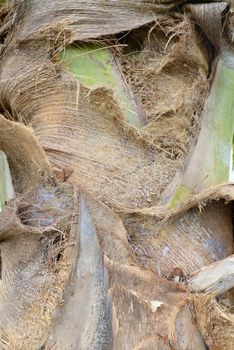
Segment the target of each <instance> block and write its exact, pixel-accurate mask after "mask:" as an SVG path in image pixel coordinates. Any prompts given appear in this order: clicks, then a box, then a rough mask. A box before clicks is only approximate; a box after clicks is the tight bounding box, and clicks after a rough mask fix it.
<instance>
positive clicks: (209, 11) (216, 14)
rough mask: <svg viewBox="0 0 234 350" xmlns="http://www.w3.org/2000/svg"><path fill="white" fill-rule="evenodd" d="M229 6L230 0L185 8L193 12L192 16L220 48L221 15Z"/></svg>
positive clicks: (217, 47) (191, 5)
mask: <svg viewBox="0 0 234 350" xmlns="http://www.w3.org/2000/svg"><path fill="white" fill-rule="evenodd" d="M227 6H228V1H224V2H214V3H206V4H190V5H186V6H185V9H188V10H189V11H190V12H191V15H192V18H193V19H194V20H195V21H196V23H198V24H199V25H200V27H201V28H202V30H203V32H204V33H205V34H206V36H207V38H208V39H209V40H210V41H211V43H212V44H213V45H214V47H215V48H216V49H218V50H219V49H220V45H221V38H222V18H221V16H222V13H223V12H224V10H225V9H226V8H227Z"/></svg>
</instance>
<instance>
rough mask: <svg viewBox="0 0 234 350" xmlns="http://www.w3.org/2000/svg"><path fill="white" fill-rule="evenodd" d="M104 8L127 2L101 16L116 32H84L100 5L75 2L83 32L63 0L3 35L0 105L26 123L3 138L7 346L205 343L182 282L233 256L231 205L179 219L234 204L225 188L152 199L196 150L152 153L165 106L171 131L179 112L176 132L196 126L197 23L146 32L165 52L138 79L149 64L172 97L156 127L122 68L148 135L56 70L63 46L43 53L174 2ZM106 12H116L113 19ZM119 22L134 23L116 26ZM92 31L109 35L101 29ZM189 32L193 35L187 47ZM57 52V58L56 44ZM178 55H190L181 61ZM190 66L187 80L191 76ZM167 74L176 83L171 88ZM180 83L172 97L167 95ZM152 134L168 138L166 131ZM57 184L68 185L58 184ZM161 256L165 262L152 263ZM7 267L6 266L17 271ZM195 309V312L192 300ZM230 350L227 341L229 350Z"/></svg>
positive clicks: (30, 11) (102, 93)
mask: <svg viewBox="0 0 234 350" xmlns="http://www.w3.org/2000/svg"><path fill="white" fill-rule="evenodd" d="M110 3H111V4H112V5H114V4H115V5H116V6H120V5H121V6H123V4H124V5H125V6H124V9H125V10H126V11H125V12H124V14H123V12H120V11H119V12H118V9H120V8H119V7H118V9H116V8H114V6H112V8H110V6H107V8H106V12H105V15H107V16H108V17H107V16H106V20H107V22H108V24H110V25H108V28H107V27H105V26H104V25H103V24H104V22H103V21H104V19H103V18H102V23H101V25H99V23H100V21H99V23H98V28H99V31H98V29H97V26H96V27H95V26H93V27H92V26H91V25H90V19H91V18H92V19H93V20H94V19H98V14H99V13H97V17H94V18H93V15H94V8H95V7H94V6H93V7H91V6H90V4H89V5H87V2H83V3H81V2H79V6H81V4H82V5H83V7H82V8H83V9H84V10H85V11H88V12H89V14H90V16H92V17H90V18H89V21H88V27H87V21H86V19H85V23H84V27H83V32H82V28H81V25H77V23H76V22H74V20H75V21H77V20H78V19H79V18H78V15H79V14H80V13H81V11H78V10H80V8H79V7H75V5H74V7H73V8H72V12H70V10H71V8H70V7H69V6H70V5H69V6H68V3H67V2H66V3H64V2H60V1H58V2H57V4H55V3H54V2H53V3H52V2H46V3H44V2H40V3H39V2H37V1H32V2H31V3H30V5H29V7H28V8H27V10H26V9H25V8H24V7H21V6H19V12H18V15H19V16H18V17H17V18H18V19H19V21H18V22H17V26H16V28H15V40H13V41H11V36H8V38H7V40H8V41H7V40H6V41H7V42H8V44H9V45H8V48H7V50H6V51H5V52H4V55H3V57H2V65H1V93H0V103H1V106H2V109H3V110H4V111H5V115H6V116H8V118H9V116H10V117H11V118H12V119H14V120H17V121H18V122H20V123H24V124H26V125H27V126H22V125H20V124H18V123H15V122H10V121H6V120H5V119H4V122H5V123H7V125H8V126H9V128H10V131H11V134H10V138H9V139H8V140H7V139H6V138H5V139H4V136H3V141H2V142H1V148H2V149H3V150H4V151H5V152H6V154H7V156H8V158H9V163H10V168H11V172H12V175H13V183H14V184H15V187H16V190H17V194H18V193H21V194H22V197H20V198H19V200H16V201H15V202H13V203H11V204H10V205H9V206H8V207H7V208H5V209H4V211H3V212H2V213H1V214H0V215H1V218H2V221H1V223H2V227H0V240H1V250H2V253H1V254H2V259H4V260H7V261H8V263H9V265H7V266H6V265H5V270H4V271H3V279H2V283H1V285H0V288H1V299H0V303H1V308H2V309H1V311H2V312H1V318H0V327H1V341H2V344H1V345H2V347H3V349H7V350H8V349H14V348H22V349H31V350H33V349H38V347H42V348H44V349H50V348H51V347H52V346H54V347H55V348H56V349H66V348H68V347H70V346H73V347H81V348H82V349H87V348H93V349H100V347H103V348H106V349H107V348H108V347H109V348H110V347H113V348H115V349H126V350H127V349H129V348H139V349H151V348H152V349H153V348H154V346H155V344H157V345H158V346H159V348H163V347H167V348H172V349H182V350H183V349H184V350H185V349H193V348H196V349H205V343H204V341H203V339H202V337H201V334H200V332H199V330H198V329H197V327H196V325H195V324H194V319H193V316H192V314H191V312H190V309H189V307H188V303H187V297H188V294H187V289H186V288H185V287H184V286H183V285H182V284H181V283H177V282H180V279H181V278H185V277H186V275H187V274H190V273H191V272H192V271H193V269H197V268H200V267H202V266H204V265H205V264H207V263H212V262H214V261H216V260H218V259H222V258H225V257H226V256H227V255H229V254H230V253H231V252H232V246H231V234H232V224H231V220H230V206H226V204H225V203H224V201H219V203H217V204H215V205H214V203H212V202H211V203H210V204H209V205H208V206H207V208H206V211H205V212H202V213H199V212H198V211H197V210H193V209H192V210H191V211H189V212H188V213H185V211H187V210H188V209H189V208H192V207H193V206H197V205H199V203H201V202H202V201H211V200H212V199H220V198H225V199H226V198H227V199H233V194H232V192H233V186H230V185H227V186H226V187H224V186H219V187H218V188H211V189H210V188H209V189H208V190H207V191H206V192H205V193H204V192H203V193H198V194H197V195H196V196H194V197H193V198H186V200H185V201H183V202H182V203H179V205H178V206H177V207H176V208H168V206H162V205H159V202H158V201H159V198H160V195H161V193H162V191H163V190H164V189H165V187H166V185H167V184H168V183H170V181H171V180H172V178H173V177H174V175H175V174H176V172H177V171H178V170H180V169H181V165H182V163H183V161H184V157H185V155H186V153H187V150H188V148H189V145H190V142H187V145H186V150H185V151H184V152H177V155H179V157H181V158H180V159H179V161H178V159H176V157H173V155H171V152H169V154H168V149H166V148H164V146H162V145H160V146H159V145H158V143H157V140H158V139H159V135H158V134H157V128H158V127H160V125H162V124H163V122H162V120H163V119H164V118H166V116H168V114H169V116H170V117H169V118H168V120H170V118H172V114H170V113H172V111H173V110H174V111H173V112H174V115H175V120H176V122H175V128H176V127H178V125H180V121H181V120H180V113H181V110H183V109H184V110H186V112H187V113H185V117H184V118H185V119H186V121H187V119H188V120H189V121H188V122H187V125H186V126H185V127H184V128H183V127H181V128H180V130H181V132H182V134H183V133H184V134H185V135H186V136H185V138H189V137H188V135H189V130H190V128H191V127H192V125H191V124H192V123H193V122H194V118H193V117H191V115H189V113H188V111H191V113H192V111H194V109H195V108H196V107H195V104H196V103H195V102H194V103H192V104H191V96H193V95H194V93H195V92H197V96H196V98H195V99H194V101H198V100H199V96H202V97H203V98H204V96H205V92H204V91H205V90H206V88H207V67H208V61H207V55H206V53H205V54H204V52H206V50H205V49H204V48H202V47H201V46H202V45H201V40H197V32H196V29H195V28H194V26H192V25H191V24H189V22H188V20H187V19H186V18H184V17H183V16H182V17H181V16H178V18H179V19H177V20H175V19H174V18H170V21H172V22H173V21H177V26H176V24H175V27H176V30H178V28H181V29H182V30H181V33H180V34H179V35H178V34H177V32H176V30H175V32H173V29H171V32H170V31H169V32H167V31H166V32H164V31H163V30H162V31H160V37H158V38H157V32H156V31H155V32H154V33H153V29H152V30H151V29H150V30H149V31H148V35H149V38H150V35H151V34H152V33H153V34H154V37H155V40H153V41H152V42H154V45H155V42H157V40H158V41H159V42H160V43H162V45H163V49H162V48H160V45H159V48H158V49H157V48H155V46H154V47H153V48H152V58H151V57H149V56H147V57H146V64H145V66H144V64H143V70H142V71H143V74H144V72H145V70H146V66H147V64H148V62H149V59H152V60H155V61H156V62H155V65H153V68H152V70H153V73H152V74H153V78H154V79H155V80H154V81H157V78H158V77H162V76H163V75H165V76H166V77H165V79H164V80H163V84H165V86H163V88H164V91H165V93H166V91H168V96H169V98H168V100H169V101H167V102H173V103H172V107H171V108H169V109H168V110H167V111H166V112H165V114H164V115H162V116H160V117H161V118H159V120H154V119H157V118H155V115H156V114H157V113H155V115H152V114H154V113H152V114H151V112H152V109H151V108H152V106H153V99H154V95H153V94H152V100H151V101H150V103H151V105H150V108H149V109H147V106H146V105H145V106H144V99H143V98H142V94H141V91H140V90H141V89H139V85H138V86H137V84H136V85H135V86H134V79H135V77H134V76H133V75H132V74H131V72H130V74H129V72H126V70H125V74H126V77H128V78H129V80H131V81H132V87H130V86H129V89H133V91H134V92H135V93H136V94H139V96H138V97H139V100H141V101H142V105H143V108H145V114H146V115H147V113H148V115H149V119H150V117H152V120H150V121H149V125H148V127H147V125H146V126H145V127H144V130H143V131H142V130H140V129H137V128H136V127H133V126H132V125H130V124H129V123H128V121H127V120H126V117H125V115H124V113H123V112H122V110H121V106H120V104H119V101H118V100H117V99H116V98H115V96H114V93H113V91H111V89H110V88H108V87H106V86H99V87H98V88H93V89H92V88H90V86H88V87H87V86H84V84H83V83H82V82H81V81H79V78H77V77H74V75H73V74H72V72H69V67H67V65H66V62H61V58H60V57H61V56H56V55H55V53H57V49H58V48H57V47H56V49H54V51H53V47H52V48H51V45H52V46H53V45H54V46H56V43H57V38H58V37H59V38H61V36H60V34H61V35H63V34H64V35H65V36H64V38H65V42H67V41H68V42H70V41H73V40H78V39H79V40H81V39H82V40H88V39H90V38H96V36H98V37H99V36H102V35H107V34H108V35H109V34H114V33H116V32H120V31H122V30H128V29H132V28H135V27H138V26H140V25H142V24H146V23H149V22H152V21H153V19H154V21H155V16H154V14H153V13H152V9H155V11H156V10H157V9H162V8H163V9H164V10H165V9H166V10H168V8H172V7H174V6H175V5H178V3H180V2H170V1H169V2H168V1H165V3H164V5H165V6H164V7H162V6H161V5H160V4H157V3H156V2H153V3H146V4H145V6H139V4H140V3H138V2H134V4H133V3H129V2H125V1H124V2H117V1H110V2H109V4H107V2H106V5H110ZM76 4H77V2H76ZM98 4H99V3H98ZM55 5H56V6H57V7H56V9H57V15H58V16H56V17H55V16H54V11H55V7H54V6H55ZM141 5H142V2H141ZM23 6H26V3H24V5H23ZM60 6H61V7H60ZM64 6H65V7H64ZM66 6H68V7H69V8H66ZM87 6H88V8H87ZM145 8H146V9H147V8H148V10H149V9H150V11H148V10H146V11H145V10H144V9H145ZM38 9H39V10H40V11H38ZM114 9H115V10H116V12H114ZM121 9H122V8H121ZM127 9H129V11H127ZM25 10H26V11H25ZM65 10H67V11H65ZM108 10H110V11H111V13H112V12H113V13H114V14H116V18H114V21H113V22H111V21H112V19H113V18H112V17H111V16H110V15H109V13H110V12H109V13H108ZM43 11H44V16H43V17H41V16H42V14H43ZM76 11H77V12H76ZM74 14H75V19H74ZM138 14H139V16H138ZM117 15H118V16H117ZM132 15H133V17H132ZM102 16H103V12H102ZM122 16H123V17H122ZM125 16H128V20H125V21H122V22H121V21H120V19H123V18H126V17H125ZM138 17H139V18H140V20H139V21H138V20H137V19H138ZM18 19H17V20H18ZM116 20H118V24H121V25H119V26H118V28H116V26H115V27H113V26H111V24H113V23H115V25H116V22H115V21H116ZM131 20H132V22H131ZM174 23H176V22H174ZM78 24H80V23H78ZM94 24H95V23H94ZM184 24H186V31H184V32H183V26H184ZM102 25H103V27H102ZM155 25H156V27H157V25H159V26H160V25H161V23H159V24H158V23H155ZM87 28H88V29H87ZM95 28H96V31H95ZM100 28H104V29H103V31H102V32H101V31H100ZM113 28H114V29H113ZM78 29H79V31H78ZM89 30H92V33H91V34H90V32H89ZM187 32H189V33H192V34H191V35H192V38H193V39H192V41H193V43H194V45H193V46H192V50H191V51H189V48H188V44H189V40H188V35H187ZM170 35H171V36H170ZM162 37H163V39H161V38H162ZM29 39H30V40H31V41H30V40H29ZM34 39H37V40H34ZM67 39H68V40H67ZM149 43H150V40H149ZM60 45H61V43H60ZM59 50H60V51H61V52H62V49H61V46H59ZM105 50H106V48H105ZM144 50H145V52H142V53H141V54H143V56H144V54H145V53H146V51H147V45H146V44H145V43H144V49H143V50H142V51H144ZM180 50H183V53H184V56H183V60H182V61H181V60H180V57H181V56H180ZM163 51H164V52H163ZM118 53H119V52H118ZM111 54H113V53H111ZM77 59H78V60H79V57H78V58H77ZM125 59H126V58H125ZM121 60H122V57H121V58H119V61H120V62H121ZM136 62H137V58H136V59H133V60H132V61H131V60H130V65H131V64H132V67H131V69H130V71H133V70H134V69H133V68H134V66H133V65H134V64H135V63H136ZM186 64H187V66H184V65H186ZM175 67H176V68H177V69H175ZM184 67H187V68H186V69H187V72H189V74H191V76H190V77H189V79H188V78H187V76H186V75H187V74H185V73H184V71H185V68H184ZM131 78H132V79H131ZM173 80H174V81H175V80H176V81H178V83H175V84H172V83H171V81H173ZM141 83H142V90H144V89H145V88H147V80H145V79H142V80H140V84H141ZM160 84H161V83H160ZM175 87H176V88H177V87H178V95H179V97H178V96H177V97H176V96H174V98H173V101H170V95H171V94H172V91H174V90H175ZM148 89H149V88H148ZM167 89H168V90H167ZM188 90H189V91H188ZM198 90H199V91H198ZM148 91H149V90H148ZM180 95H181V96H182V97H181V96H180ZM180 98H181V100H183V101H182V102H181V103H180ZM161 99H162V97H161ZM159 100H160V96H159ZM202 101H203V100H202ZM161 102H162V101H161ZM200 105H201V106H202V105H203V103H202V102H200ZM164 107H165V104H164ZM200 109H201V108H200V107H199V108H198V113H197V118H199V116H200V113H199V111H200ZM194 113H196V112H195V111H194ZM160 119H161V121H160ZM164 122H165V120H164ZM150 123H152V124H151V125H155V128H153V127H152V128H151V127H150ZM160 123H162V124H160ZM165 124H166V122H165ZM20 128H23V129H22V135H23V136H22V137H21V136H17V137H16V136H15V135H17V133H15V131H16V132H17V130H19V129H20ZM1 130H2V134H3V135H4V132H3V129H1ZM32 130H33V132H32ZM169 130H170V129H169ZM12 131H13V133H12ZM14 137H16V138H17V139H18V138H19V140H20V142H19V144H20V146H18V144H17V143H14V142H12V141H11V140H12V139H13V138H14ZM160 137H161V138H163V132H162V134H161V135H160ZM167 138H168V130H167ZM29 142H31V143H29ZM181 143H182V142H181ZM21 145H23V146H22V147H24V148H23V150H24V151H23V152H22V151H21V148H20V147H21ZM172 148H173V146H171V149H172ZM32 155H33V156H32ZM34 156H35V159H34ZM21 164H22V165H21ZM18 168H19V171H18V170H17V169H18ZM21 168H22V169H21ZM18 173H19V175H18ZM31 174H35V178H33V176H31ZM56 175H57V179H56ZM58 179H59V180H60V181H62V182H69V183H70V185H67V186H64V184H61V183H58ZM73 186H74V187H75V189H73ZM76 187H78V189H77V188H76ZM80 192H82V198H83V199H82V200H81V202H80ZM86 192H89V194H87V193H86ZM79 203H81V208H79ZM22 204H23V205H22ZM12 207H13V210H12ZM172 209H173V210H172ZM175 214H180V217H179V216H175ZM138 215H139V216H138ZM10 218H12V221H10V224H9V219H10ZM159 218H160V219H162V218H164V219H165V220H164V223H163V226H159ZM51 220H52V222H51ZM221 220H222V223H221V224H218V223H219V222H220V221H221ZM58 233H59V234H58ZM190 235H191V237H192V238H191V239H190ZM178 237H179V239H178V240H179V243H178V242H177V238H178ZM87 238H89V239H87ZM28 246H29V247H30V249H28ZM149 247H150V248H152V251H150V249H149ZM88 248H90V251H89V252H87V250H88ZM139 251H140V253H139V254H138V252H139ZM133 252H134V253H135V254H133ZM141 252H142V253H141ZM168 254H169V258H170V259H168ZM159 260H160V263H159V264H158V265H159V267H158V266H155V262H156V263H158V261H159ZM10 265H12V266H13V267H14V268H13V269H12V270H11V271H12V272H11V273H9V271H10V269H9V266H10ZM3 266H4V265H3ZM18 266H20V267H21V268H18ZM178 268H179V272H178ZM149 270H153V271H149ZM41 275H42V277H41ZM159 275H163V276H166V277H168V278H169V279H172V281H167V280H166V279H165V278H162V277H161V276H159ZM40 277H41V278H40ZM22 281H23V282H24V283H22ZM6 282H7V283H6ZM16 290H17V293H18V294H17V296H18V299H17V301H15V300H14V298H15V295H16V292H15V291H16ZM87 295H88V296H89V302H86V297H87ZM74 296H77V298H75V297H74ZM78 296H79V297H80V300H77V299H78ZM37 300H39V301H40V302H38V301H37ZM63 301H64V306H62V307H61V304H62V303H63ZM195 305H196V306H197V305H198V306H197V310H201V309H199V304H198V303H195ZM92 307H95V313H92ZM126 310H127V311H128V312H126ZM75 311H77V314H76V313H75ZM207 312H208V308H207V307H206V308H204V310H203V311H201V317H203V319H205V322H204V324H202V323H201V322H200V327H201V330H202V334H203V336H204V337H205V339H208V341H209V344H211V345H212V346H213V344H214V346H215V345H216V340H217V337H216V335H215V334H216V331H215V332H214V337H213V338H212V333H210V334H209V337H207V336H206V334H205V329H206V328H207V327H209V319H208V318H207ZM80 315H83V317H82V319H80ZM110 319H111V320H112V324H110V323H111V322H110ZM29 325H32V327H29ZM71 325H72V327H71ZM231 325H232V322H231V323H230V324H229V325H228V332H227V339H228V338H230V337H231V332H229V330H230V329H231ZM214 326H215V324H214ZM35 329H36V330H37V332H36V333H35ZM217 329H219V327H217ZM217 329H216V330H217ZM77 335H78V336H77ZM230 339H231V338H230ZM227 343H228V342H227V341H226V340H225V346H226V344H227ZM218 344H219V343H218ZM230 344H232V343H231V342H230ZM227 346H228V345H227Z"/></svg>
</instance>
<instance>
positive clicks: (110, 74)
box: [60, 44, 142, 127]
mask: <svg viewBox="0 0 234 350" xmlns="http://www.w3.org/2000/svg"><path fill="white" fill-rule="evenodd" d="M60 59H61V60H62V62H63V64H64V65H65V67H66V68H67V69H68V70H69V71H70V72H71V73H73V74H74V76H75V77H76V79H77V80H78V81H79V82H81V83H82V84H83V85H84V86H85V87H87V88H89V89H96V88H100V87H105V88H107V89H111V90H112V91H113V94H114V97H115V99H116V100H117V102H118V103H119V105H120V107H121V109H122V111H123V114H124V116H125V119H126V121H127V122H128V123H129V124H131V125H133V126H135V127H141V126H142V123H141V121H140V118H139V115H138V112H137V106H136V103H135V101H134V99H133V97H132V96H131V95H130V92H129V90H128V88H127V85H126V83H125V82H124V78H123V76H122V75H121V73H120V71H119V70H118V68H117V64H116V62H115V61H114V58H113V56H112V54H111V52H110V50H109V49H107V48H104V47H101V46H98V45H93V44H86V45H82V46H79V47H77V46H74V45H72V46H69V47H67V48H65V49H64V51H63V53H62V54H61V55H60Z"/></svg>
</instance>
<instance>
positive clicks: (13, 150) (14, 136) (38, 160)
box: [0, 116, 51, 193]
mask: <svg viewBox="0 0 234 350" xmlns="http://www.w3.org/2000/svg"><path fill="white" fill-rule="evenodd" d="M0 149H1V150H2V151H4V152H5V154H6V156H7V159H8V162H9V166H10V170H11V175H12V178H13V184H14V188H15V190H16V192H18V193H22V192H24V191H27V190H28V189H30V186H33V184H35V183H36V184H38V183H39V182H43V181H45V180H46V179H48V178H49V177H50V176H51V168H50V164H49V162H48V159H47V156H46V154H45V152H44V151H43V149H42V148H41V146H40V145H39V143H38V140H37V138H36V137H35V135H34V133H33V132H32V130H30V129H29V128H27V127H26V126H24V125H22V124H20V123H16V122H13V121H10V120H7V119H5V118H4V117H3V116H0ZM31 174H33V178H32V177H31Z"/></svg>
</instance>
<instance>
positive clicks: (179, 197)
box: [169, 185, 191, 209]
mask: <svg viewBox="0 0 234 350" xmlns="http://www.w3.org/2000/svg"><path fill="white" fill-rule="evenodd" d="M190 194H191V192H190V191H189V190H188V188H186V187H185V186H183V185H180V186H179V187H178V188H177V189H176V191H175V193H174V195H173V197H172V200H171V201H170V205H169V208H170V209H173V208H175V207H176V206H177V204H179V203H181V202H183V200H185V199H186V198H188V197H189V195H190Z"/></svg>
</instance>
